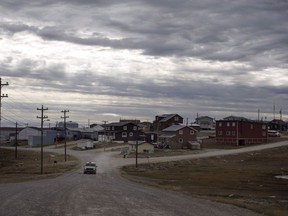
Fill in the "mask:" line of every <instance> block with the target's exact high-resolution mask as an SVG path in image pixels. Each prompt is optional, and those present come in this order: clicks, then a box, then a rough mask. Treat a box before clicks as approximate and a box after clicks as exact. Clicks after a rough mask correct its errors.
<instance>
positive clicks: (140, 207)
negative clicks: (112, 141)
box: [0, 142, 287, 216]
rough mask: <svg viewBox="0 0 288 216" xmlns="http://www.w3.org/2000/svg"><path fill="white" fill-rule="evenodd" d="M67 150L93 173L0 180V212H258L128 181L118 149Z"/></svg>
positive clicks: (225, 215) (20, 215)
mask: <svg viewBox="0 0 288 216" xmlns="http://www.w3.org/2000/svg"><path fill="white" fill-rule="evenodd" d="M281 145H287V143H284V142H283V143H280V144H272V146H269V145H262V146H263V147H248V148H243V149H240V150H225V151H212V152H206V153H203V154H197V155H190V156H187V155H184V156H177V157H173V158H155V159H153V158H150V159H149V160H150V162H154V161H155V162H156V161H167V160H180V159H187V158H197V157H198V158H199V157H210V156H216V155H225V154H236V153H237V151H238V152H245V151H254V150H260V148H271V147H274V146H275V147H276V146H281ZM249 148H250V149H249ZM254 148H256V149H254ZM245 149H246V150H245ZM44 151H51V152H52V151H53V152H59V151H63V149H47V148H45V149H44ZM59 153H60V152H59ZM61 153H62V152H61ZM68 153H69V154H73V155H74V156H77V157H78V158H80V160H81V161H82V164H84V162H86V161H95V162H96V163H97V165H98V169H97V174H96V175H84V174H83V170H82V169H79V170H77V171H74V172H71V173H68V174H65V175H63V176H61V177H58V178H55V179H46V180H41V181H31V182H24V183H13V184H0V196H1V199H0V216H14V215H15V216H16V215H17V216H33V215H35V216H36V215H39V216H40V215H41V216H45V215H49V216H50V215H51V216H54V215H57V216H58V215H59V216H60V215H61V216H63V215H65V216H66V215H69V216H70V215H71V216H80V215H86V216H90V215H91V216H92V215H109V216H112V215H117V216H118V215H125V216H130V215H131V216H132V215H133V216H134V215H139V216H140V215H141V216H144V215H149V216H153V215H155V216H161V215H163V216H164V215H165V216H179V215H181V216H185V215H191V216H243V215H245V216H257V215H258V216H259V214H256V213H253V212H251V211H249V210H246V209H242V208H238V207H235V206H231V205H225V204H221V203H215V202H210V201H206V200H200V199H194V198H191V197H188V196H185V195H182V194H179V193H176V192H170V191H164V190H160V189H155V188H151V187H147V186H143V185H139V184H136V183H132V182H129V181H128V180H125V179H123V178H121V177H120V176H119V175H118V173H117V167H119V166H122V165H125V164H131V163H135V159H127V158H126V159H124V158H120V157H115V156H114V155H115V154H119V152H111V151H105V152H104V151H103V150H102V151H99V150H91V151H81V152H78V151H70V150H69V151H68ZM141 162H147V159H143V160H142V159H140V160H139V163H141Z"/></svg>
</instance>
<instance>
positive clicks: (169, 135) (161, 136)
mask: <svg viewBox="0 0 288 216" xmlns="http://www.w3.org/2000/svg"><path fill="white" fill-rule="evenodd" d="M175 136H176V135H175V134H161V135H160V136H159V138H173V137H175Z"/></svg>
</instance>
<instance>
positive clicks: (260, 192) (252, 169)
mask: <svg viewBox="0 0 288 216" xmlns="http://www.w3.org/2000/svg"><path fill="white" fill-rule="evenodd" d="M122 171H123V175H124V176H126V177H128V178H129V179H131V180H134V181H137V182H141V183H145V184H148V185H152V186H157V187H160V188H164V189H169V190H176V191H179V192H183V193H185V194H188V195H191V196H194V197H200V198H205V199H210V200H214V201H218V202H224V203H229V204H233V205H237V206H240V207H244V208H248V209H251V210H254V211H256V212H260V213H264V214H266V215H271V216H284V215H288V180H284V179H277V178H275V177H274V176H276V175H282V174H287V175H288V147H281V148H275V149H270V150H265V151H261V152H251V153H245V154H239V155H231V156H223V157H214V158H206V159H194V160H184V161H177V162H166V163H158V164H146V165H139V166H138V169H136V168H135V167H134V166H126V167H124V168H123V169H122ZM128 175H129V176H128Z"/></svg>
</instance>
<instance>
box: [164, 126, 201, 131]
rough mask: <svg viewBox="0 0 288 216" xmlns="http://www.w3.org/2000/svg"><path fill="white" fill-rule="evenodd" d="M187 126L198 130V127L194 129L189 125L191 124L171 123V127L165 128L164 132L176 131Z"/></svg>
mask: <svg viewBox="0 0 288 216" xmlns="http://www.w3.org/2000/svg"><path fill="white" fill-rule="evenodd" d="M185 127H188V128H189V129H191V130H194V131H197V130H196V129H194V128H192V127H189V126H186V125H171V126H170V127H168V128H165V129H164V130H163V132H175V131H178V130H181V129H183V128H185Z"/></svg>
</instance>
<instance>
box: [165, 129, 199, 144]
mask: <svg viewBox="0 0 288 216" xmlns="http://www.w3.org/2000/svg"><path fill="white" fill-rule="evenodd" d="M161 133H162V134H161V135H160V136H159V141H160V143H162V145H164V146H166V147H169V148H171V149H187V148H192V146H191V142H193V141H197V130H195V129H194V128H192V127H189V126H185V125H172V126H170V127H168V128H165V129H164V130H162V132H161Z"/></svg>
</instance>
